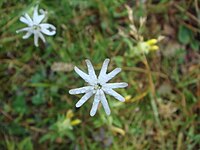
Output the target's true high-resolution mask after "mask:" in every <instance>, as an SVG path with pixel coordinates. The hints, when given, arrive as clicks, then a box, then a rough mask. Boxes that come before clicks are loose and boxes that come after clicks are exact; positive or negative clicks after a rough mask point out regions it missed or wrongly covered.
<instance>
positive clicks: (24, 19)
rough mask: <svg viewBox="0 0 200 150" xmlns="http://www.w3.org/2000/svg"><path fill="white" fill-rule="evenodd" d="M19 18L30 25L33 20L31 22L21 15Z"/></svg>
mask: <svg viewBox="0 0 200 150" xmlns="http://www.w3.org/2000/svg"><path fill="white" fill-rule="evenodd" d="M19 20H20V21H21V22H23V23H25V24H27V25H28V26H30V25H31V22H30V21H29V20H28V19H27V18H25V17H23V16H22V17H20V18H19Z"/></svg>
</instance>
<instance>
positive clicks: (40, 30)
mask: <svg viewBox="0 0 200 150" xmlns="http://www.w3.org/2000/svg"><path fill="white" fill-rule="evenodd" d="M40 12H41V14H38V6H36V7H35V8H34V12H33V19H31V18H30V16H29V15H28V14H27V13H25V15H24V16H21V17H20V21H21V22H23V23H25V24H26V25H28V27H25V28H22V29H20V30H17V31H16V32H17V33H19V32H23V31H25V32H27V33H26V34H25V35H24V36H23V39H27V38H29V37H30V36H31V35H32V34H33V35H34V44H35V46H37V47H38V39H39V38H40V39H42V41H43V42H44V43H45V42H46V40H45V38H44V36H43V34H46V35H51V36H52V35H54V34H56V27H55V26H53V25H52V24H49V23H42V21H43V20H44V18H45V12H44V11H40Z"/></svg>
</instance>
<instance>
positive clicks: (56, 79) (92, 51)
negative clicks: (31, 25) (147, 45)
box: [0, 0, 200, 150]
mask: <svg viewBox="0 0 200 150" xmlns="http://www.w3.org/2000/svg"><path fill="white" fill-rule="evenodd" d="M37 3H39V4H40V5H39V8H43V9H45V10H48V21H47V22H48V23H51V24H53V25H55V26H56V28H57V34H56V35H55V36H53V37H46V40H47V43H46V44H43V43H42V42H41V41H40V43H39V45H40V46H39V47H38V48H36V47H35V46H34V43H33V37H31V38H29V39H27V40H23V39H22V35H23V34H16V30H18V29H20V28H22V27H24V26H25V25H24V24H23V23H21V22H20V21H19V17H20V16H21V15H22V14H23V13H24V12H30V11H31V10H32V9H33V7H34V6H35V5H36V4H37ZM198 3H199V2H198V1H197V0H194V1H186V0H183V1H180V2H177V1H169V0H162V1H160V2H158V1H156V0H150V1H147V2H146V3H139V2H138V3H136V2H134V1H131V0H130V1H129V0H117V1H116V0H59V1H49V0H41V1H40V2H37V1H31V0H26V1H23V0H20V1H18V0H12V1H11V0H10V1H9V0H8V1H6V0H2V1H1V2H0V14H1V15H0V27H1V28H0V39H1V40H0V114H1V115H0V147H1V149H2V150H4V149H5V150H32V149H50V150H51V149H52V150H53V149H56V150H57V149H81V150H82V149H92V150H93V149H95V150H98V149H99V150H101V149H111V150H119V149H126V150H134V149H136V150H141V149H142V150H143V149H162V150H165V149H166V150H169V149H177V150H182V149H187V150H196V149H198V148H199V147H200V144H199V143H200V134H199V133H200V119H199V113H200V101H199V100H200V99H199V97H200V76H199V74H200V69H199V68H200V63H199V58H200V55H199V34H200V30H199V25H200V24H199V19H198V17H199V16H198V15H199V13H200V11H199V9H198V8H197V5H198ZM125 4H127V5H129V6H130V7H131V8H132V10H133V15H134V18H135V24H136V25H138V24H139V18H140V17H143V16H147V23H146V27H145V28H143V29H142V34H143V36H144V40H145V41H146V40H149V39H152V38H157V37H158V36H159V35H164V36H165V39H164V40H163V41H161V42H160V43H159V47H160V49H159V51H155V52H150V53H149V54H147V55H146V56H144V55H142V56H141V57H140V56H136V57H128V56H127V55H125V54H126V53H128V54H130V53H131V50H130V45H128V43H131V44H133V45H134V42H132V39H131V38H130V37H128V38H127V39H125V38H123V37H122V36H120V35H119V33H118V29H119V28H122V27H123V29H125V30H126V31H127V30H128V26H129V21H128V14H127V10H126V8H125ZM127 40H128V42H127ZM87 58H88V59H90V60H91V62H92V63H93V64H94V66H95V68H96V70H100V68H101V64H102V62H103V61H104V59H105V58H110V59H111V64H110V65H109V71H110V70H113V69H114V68H115V67H121V68H122V70H123V71H122V72H121V73H120V74H119V75H118V76H117V77H116V78H115V79H114V80H113V82H117V81H123V82H127V83H129V86H128V87H127V88H126V89H120V90H118V91H119V92H120V93H121V94H122V95H123V96H125V97H126V98H128V96H129V97H130V99H128V100H127V102H125V103H121V102H118V101H117V100H115V99H114V98H112V97H107V98H108V101H109V105H110V107H111V115H110V116H106V114H105V112H104V110H103V108H102V107H100V108H99V109H98V111H97V114H96V115H95V116H94V117H90V116H89V111H90V109H91V104H92V99H90V100H89V101H88V102H87V103H86V104H84V105H83V106H82V107H81V108H79V109H77V108H75V103H76V102H77V101H78V100H79V98H80V97H81V95H80V96H72V95H69V93H68V91H69V89H72V88H75V87H81V86H83V85H84V82H83V80H82V79H81V78H79V77H78V75H76V74H75V72H74V71H73V70H72V69H71V68H72V66H74V65H76V66H78V67H80V68H81V69H83V70H86V64H85V62H84V60H85V59H87ZM56 62H64V63H66V64H67V65H68V66H71V67H69V69H68V70H66V71H64V72H63V71H57V72H55V71H53V70H52V69H51V68H52V65H53V64H54V63H56ZM69 110H72V111H73V113H74V116H73V117H72V118H71V117H66V113H67V112H68V111H69ZM75 119H79V120H81V123H80V124H77V125H74V126H73V125H72V124H71V123H72V121H73V120H75ZM124 133H125V134H124Z"/></svg>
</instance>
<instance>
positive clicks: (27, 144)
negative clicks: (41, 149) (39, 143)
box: [18, 137, 33, 150]
mask: <svg viewBox="0 0 200 150" xmlns="http://www.w3.org/2000/svg"><path fill="white" fill-rule="evenodd" d="M18 149H19V150H33V144H32V142H31V138H30V137H28V138H25V139H24V140H22V141H21V142H20V143H19V145H18Z"/></svg>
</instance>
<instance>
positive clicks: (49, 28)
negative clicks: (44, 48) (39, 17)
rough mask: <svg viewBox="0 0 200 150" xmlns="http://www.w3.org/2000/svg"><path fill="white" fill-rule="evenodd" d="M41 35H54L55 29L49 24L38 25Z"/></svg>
mask: <svg viewBox="0 0 200 150" xmlns="http://www.w3.org/2000/svg"><path fill="white" fill-rule="evenodd" d="M40 27H41V31H42V33H44V34H46V35H54V34H56V27H55V26H53V25H52V24H49V23H42V24H40Z"/></svg>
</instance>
